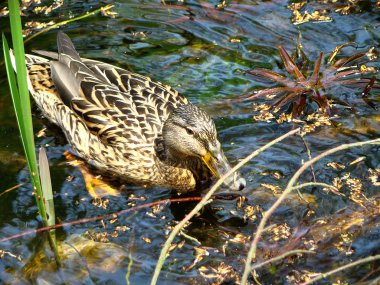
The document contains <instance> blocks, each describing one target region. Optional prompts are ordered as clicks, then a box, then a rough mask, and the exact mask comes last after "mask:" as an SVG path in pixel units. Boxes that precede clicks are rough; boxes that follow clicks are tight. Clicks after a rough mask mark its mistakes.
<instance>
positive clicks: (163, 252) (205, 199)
mask: <svg viewBox="0 0 380 285" xmlns="http://www.w3.org/2000/svg"><path fill="white" fill-rule="evenodd" d="M299 130H300V129H299V128H297V129H295V130H292V131H290V132H288V133H286V134H285V135H282V136H281V137H279V138H277V139H275V140H273V141H271V142H269V143H267V144H266V145H264V146H263V147H261V148H259V149H258V150H255V151H254V152H252V153H251V154H250V155H248V156H247V157H246V158H244V159H243V160H241V161H240V162H239V163H238V164H236V165H235V167H233V168H232V169H231V170H230V171H229V172H228V173H226V174H224V175H223V176H222V177H221V178H220V179H219V180H218V181H217V182H216V183H215V185H214V186H213V187H212V188H211V189H210V190H209V191H208V193H207V194H206V195H205V196H204V197H203V199H202V200H201V201H200V202H199V203H198V204H197V205H196V206H195V207H194V209H193V210H192V211H191V212H190V213H189V214H187V215H186V217H185V218H184V219H183V220H182V221H181V222H180V223H179V224H177V225H176V226H175V227H174V229H173V231H172V232H171V233H170V235H169V237H168V238H167V240H166V242H165V244H164V246H163V248H162V250H161V253H160V257H159V259H158V261H157V264H156V268H155V269H154V274H153V277H152V280H151V282H150V284H151V285H155V284H156V283H157V280H158V276H159V275H160V271H161V269H162V266H163V264H164V262H165V259H166V256H167V253H168V252H169V248H170V245H171V243H172V241H173V240H174V238H175V236H176V235H177V234H178V233H179V232H180V230H181V229H182V228H183V227H184V226H185V224H186V223H187V222H188V221H189V220H190V219H191V218H192V217H194V216H195V215H196V214H197V213H198V212H199V211H200V210H201V209H202V208H203V207H204V206H205V205H207V204H208V203H210V202H211V201H212V200H210V198H211V196H212V195H213V194H214V192H215V191H216V190H217V189H218V187H219V186H220V185H222V183H223V182H224V180H226V179H227V177H228V176H230V175H231V174H233V173H234V172H235V171H237V170H238V169H239V168H240V167H242V166H243V165H244V164H246V163H247V162H248V161H250V160H251V159H252V158H253V157H255V156H257V155H258V154H260V153H261V152H263V151H264V150H266V149H267V148H269V147H271V146H272V145H274V144H276V143H278V142H280V141H282V140H283V139H285V138H287V137H289V136H291V135H294V134H296V133H297V132H299Z"/></svg>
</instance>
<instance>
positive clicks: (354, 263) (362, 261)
mask: <svg viewBox="0 0 380 285" xmlns="http://www.w3.org/2000/svg"><path fill="white" fill-rule="evenodd" d="M378 259H380V254H378V255H374V256H368V257H365V258H362V259H359V260H356V261H354V262H351V263H349V264H346V265H343V266H341V267H338V268H335V269H334V270H331V271H328V272H326V273H321V274H320V275H318V276H317V277H314V278H312V279H310V280H309V281H307V282H304V283H301V285H308V284H312V283H314V282H316V281H318V280H321V279H323V278H326V277H328V276H331V275H333V274H335V273H337V272H340V271H343V270H346V269H348V268H351V267H354V266H356V265H359V264H362V263H367V262H371V261H374V260H378Z"/></svg>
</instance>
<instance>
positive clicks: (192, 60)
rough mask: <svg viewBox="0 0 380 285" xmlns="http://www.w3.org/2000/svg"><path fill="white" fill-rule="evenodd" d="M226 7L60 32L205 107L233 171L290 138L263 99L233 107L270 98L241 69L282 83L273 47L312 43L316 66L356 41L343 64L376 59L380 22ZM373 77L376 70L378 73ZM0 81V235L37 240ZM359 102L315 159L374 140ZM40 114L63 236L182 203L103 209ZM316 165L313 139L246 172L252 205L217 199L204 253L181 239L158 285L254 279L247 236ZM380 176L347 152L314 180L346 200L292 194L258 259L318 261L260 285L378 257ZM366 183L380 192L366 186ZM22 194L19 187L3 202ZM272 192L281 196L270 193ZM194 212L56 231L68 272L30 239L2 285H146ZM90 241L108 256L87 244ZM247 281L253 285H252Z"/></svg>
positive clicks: (194, 7)
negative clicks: (264, 110) (373, 50)
mask: <svg viewBox="0 0 380 285" xmlns="http://www.w3.org/2000/svg"><path fill="white" fill-rule="evenodd" d="M223 3H224V1H223V2H219V1H153V0H148V1H132V0H129V1H118V2H116V3H115V7H114V8H113V10H114V11H115V12H117V16H116V17H115V18H110V17H105V16H101V15H96V16H91V17H88V18H86V19H84V20H81V21H76V22H73V23H71V24H68V25H65V26H63V27H62V28H61V29H62V30H63V31H65V32H66V33H67V34H68V35H69V36H70V37H71V39H72V40H73V42H74V45H75V46H76V48H77V50H78V52H79V53H80V54H81V56H82V57H85V58H92V59H97V60H102V61H105V62H108V63H111V64H115V65H118V66H120V67H122V68H126V69H129V70H132V71H134V72H137V73H141V74H144V75H148V76H150V77H151V78H153V79H154V80H157V81H161V82H164V83H165V84H168V85H171V86H172V87H174V88H175V89H177V90H178V91H180V92H181V93H183V94H185V95H186V96H187V98H189V100H190V101H191V102H193V103H194V104H197V105H198V106H201V107H202V108H204V109H205V110H206V111H207V112H208V113H209V114H210V115H211V116H212V117H213V119H214V120H215V122H216V126H217V129H218V133H219V137H220V140H221V142H222V145H223V148H224V150H225V153H226V156H227V157H228V158H229V160H230V161H231V163H232V164H236V163H237V162H238V161H239V159H242V158H244V157H245V156H247V155H248V154H250V153H251V152H252V151H254V150H255V149H257V148H259V147H261V146H263V145H265V144H266V143H267V142H269V141H270V140H272V139H275V138H276V137H278V136H280V135H282V134H284V133H286V132H288V131H290V130H291V129H292V128H293V127H294V125H293V124H292V123H283V124H278V123H277V122H276V121H275V120H272V121H271V122H261V121H256V120H254V119H253V116H254V115H255V114H254V111H253V108H252V101H239V100H237V99H238V98H241V96H243V95H244V94H249V93H251V92H253V91H254V90H259V89H260V88H267V87H271V86H273V84H272V83H270V82H269V83H268V82H263V81H262V80H258V79H257V78H254V77H253V76H250V75H248V74H247V73H246V71H248V70H252V69H255V68H267V69H271V70H274V71H276V72H281V70H283V69H284V68H283V64H282V61H281V58H280V56H279V52H278V49H277V46H278V45H282V46H284V47H285V49H286V50H287V51H288V52H289V53H291V52H292V51H293V50H294V49H295V46H296V41H297V38H298V36H299V34H301V35H302V39H301V43H302V45H303V50H304V52H305V53H306V54H307V56H308V57H309V59H310V60H312V61H316V59H317V57H318V55H319V53H320V52H324V53H325V54H328V53H330V52H331V51H332V50H333V49H334V48H335V47H336V46H338V45H341V44H344V43H347V42H355V43H356V44H353V45H351V46H349V47H348V48H347V49H344V50H343V54H345V55H346V56H347V55H350V54H353V53H355V52H358V51H366V50H368V49H369V48H370V47H373V46H375V47H378V46H379V42H380V28H379V26H380V21H379V20H380V13H379V12H380V10H379V8H378V6H379V4H378V3H377V6H376V3H375V1H361V2H360V6H358V7H356V8H355V9H352V10H351V13H349V14H348V15H344V14H341V13H339V12H335V9H338V8H339V7H340V6H339V5H340V4H339V3H328V4H322V3H314V4H315V5H314V6H313V5H312V4H313V2H312V3H311V4H310V3H309V4H308V5H310V6H308V7H307V8H308V9H310V10H309V12H312V11H313V9H317V8H318V9H319V8H324V9H327V12H329V14H328V15H329V16H330V17H331V18H332V21H325V22H318V23H315V22H309V23H305V24H302V25H294V24H293V23H292V20H291V18H292V12H291V11H290V10H289V8H288V5H289V4H290V3H289V2H287V1H281V0H274V1H248V0H243V1H234V0H233V1H226V3H225V6H223V5H224V4H223ZM341 3H345V2H344V1H341ZM1 5H4V4H1ZM100 5H101V4H99V2H98V1H84V2H83V1H65V2H64V5H63V6H62V7H60V8H58V9H56V10H54V11H53V12H51V13H50V14H49V15H47V16H43V15H41V14H36V13H34V12H33V7H30V8H29V9H28V10H26V11H24V13H25V15H26V17H24V21H39V22H48V21H50V20H53V21H55V22H59V21H62V20H65V19H68V18H71V17H73V16H78V15H82V14H84V13H85V12H88V11H91V10H94V9H96V8H99V7H100ZM103 5H104V3H103ZM218 5H221V6H220V7H221V8H218V7H217V6H218ZM318 5H319V6H318ZM323 5H325V6H323ZM334 5H335V6H334ZM1 7H3V6H1ZM0 22H1V26H2V27H3V28H4V27H5V29H4V31H5V33H6V36H7V37H8V39H10V37H9V29H8V18H7V17H1V18H0ZM56 33H57V30H51V31H48V32H46V33H44V34H42V35H40V36H38V37H36V38H34V39H33V40H31V41H30V42H28V43H27V44H26V51H27V52H30V51H31V50H32V49H39V50H51V51H55V50H56V43H55V41H56ZM2 62H3V61H2ZM374 65H375V66H377V67H379V64H378V63H374ZM1 70H2V72H1V75H0V121H1V124H0V155H1V159H0V176H1V182H0V207H1V209H2V210H1V211H0V237H8V236H12V235H15V234H18V233H21V232H26V231H29V230H33V229H36V228H38V227H39V226H41V224H40V223H39V221H38V218H37V207H36V205H35V200H34V197H33V196H32V185H31V183H30V180H29V176H28V171H27V167H26V162H25V159H24V155H23V149H22V146H21V141H20V138H19V132H18V128H17V123H16V119H15V115H14V112H13V106H12V102H11V97H10V94H9V90H8V84H7V80H6V77H5V71H4V70H5V69H4V64H2V65H1ZM283 74H285V73H283ZM378 79H379V77H377V80H378ZM338 89H339V88H337V92H339V90H338ZM355 92H356V93H358V92H357V91H352V90H351V91H345V92H341V93H344V94H341V97H340V99H341V100H342V101H347V102H349V103H350V104H351V105H353V106H355V108H356V109H355V112H353V111H352V110H351V109H345V108H341V109H342V110H340V111H341V113H340V114H341V116H340V118H337V119H335V121H336V122H337V123H338V124H335V126H333V125H330V126H322V127H318V128H317V129H316V130H315V131H313V132H311V133H309V134H307V135H306V136H305V141H306V142H307V144H308V147H309V149H310V152H311V154H312V156H313V157H314V156H316V155H317V154H319V153H320V152H322V151H324V150H327V149H329V148H332V147H334V146H338V145H340V144H343V143H350V142H357V141H363V140H369V139H375V138H378V137H379V135H380V114H379V111H376V110H374V109H372V108H370V107H369V106H368V105H366V104H365V103H364V102H363V101H362V100H361V98H360V96H356V95H355V94H356V93H355ZM376 92H377V93H376ZM359 93H360V92H359ZM369 96H370V98H371V99H372V100H373V101H374V102H375V103H376V102H377V104H379V101H380V100H379V98H380V97H379V92H378V91H376V90H373V92H371V93H370V94H369ZM264 101H265V100H264V99H262V100H260V101H258V102H260V103H263V102H264ZM338 110H339V108H338ZM338 113H339V112H338ZM33 115H34V131H35V133H37V132H38V131H39V130H41V129H43V128H46V130H45V135H44V136H41V137H36V144H37V148H38V147H39V146H45V147H46V150H47V155H48V158H49V162H50V168H51V175H52V182H53V190H54V193H55V196H54V199H55V200H54V202H55V207H56V217H57V220H58V222H68V221H75V220H78V219H83V218H90V217H96V216H102V215H105V214H107V213H114V212H118V211H121V210H123V209H127V208H130V207H131V206H134V205H142V204H147V203H150V202H154V201H159V200H164V199H169V198H177V194H176V193H175V191H171V190H170V189H167V188H162V187H149V188H144V187H140V186H133V185H129V184H127V183H126V184H123V185H117V187H119V188H120V189H121V190H120V194H119V196H118V197H113V196H106V197H103V198H102V201H100V202H99V201H94V199H93V198H92V197H91V196H90V195H89V194H88V192H87V190H86V187H85V182H84V180H83V176H82V174H81V172H80V170H78V168H76V167H74V166H71V165H68V164H67V163H66V158H65V156H64V151H66V150H70V146H69V145H68V144H67V142H66V140H65V138H64V136H63V134H62V132H61V131H60V130H59V129H58V128H57V127H55V126H53V125H52V124H50V123H49V122H48V121H47V120H46V119H45V118H43V117H42V116H41V113H40V112H39V111H38V110H37V108H36V107H35V106H34V107H33ZM337 125H339V127H337ZM358 158H361V160H360V161H359V162H356V163H353V164H350V163H351V162H353V161H355V160H356V159H358ZM307 160H308V155H307V150H306V148H305V144H304V142H303V140H302V139H301V138H300V137H299V136H293V137H290V138H288V139H286V140H284V141H283V142H281V143H279V144H277V145H275V146H273V147H271V148H270V149H268V150H267V151H265V152H264V153H262V154H260V155H259V156H258V157H256V158H255V159H254V160H253V161H251V162H249V163H248V164H247V165H245V166H244V167H243V168H241V173H242V175H243V176H244V177H245V178H246V180H247V182H248V185H247V188H246V189H245V190H244V191H243V192H241V193H239V194H242V195H244V196H245V197H246V200H245V201H244V202H243V205H242V206H240V207H239V206H238V205H237V204H238V203H237V200H236V199H235V200H223V199H218V200H216V201H214V202H213V203H212V204H211V205H210V206H209V207H207V209H205V210H204V211H203V212H202V213H201V214H200V215H199V216H197V217H196V218H194V219H193V220H192V222H191V224H190V225H189V226H187V227H186V229H185V233H186V235H188V236H191V237H193V238H195V239H197V240H198V241H199V242H200V245H197V244H196V243H195V242H194V241H193V240H191V239H189V238H187V237H185V236H184V235H181V236H179V237H177V238H176V239H175V243H176V244H178V247H177V248H175V249H174V250H173V251H172V252H171V254H170V256H169V257H168V258H167V260H166V262H165V265H164V268H163V272H162V273H161V275H160V279H159V283H160V284H211V283H213V282H215V283H213V284H222V283H223V284H234V282H235V281H236V280H238V279H236V278H239V277H238V276H240V275H241V274H242V272H243V269H244V262H245V258H246V254H247V251H248V248H249V238H250V236H251V235H252V233H253V232H255V230H256V227H257V224H258V221H259V220H260V217H261V214H260V211H263V210H266V209H268V208H269V207H270V206H271V205H272V204H273V203H274V201H275V200H276V199H277V197H278V195H279V193H280V192H281V189H284V187H285V186H286V184H287V182H288V180H289V179H290V177H291V176H292V175H293V174H294V173H295V171H296V170H297V169H298V168H299V167H300V166H301V163H302V162H303V161H307ZM329 162H337V163H339V164H340V165H343V166H345V168H344V169H343V168H339V167H335V168H334V167H331V166H328V165H327V164H328V163H329ZM379 168H380V155H379V146H371V147H368V146H367V147H363V148H354V149H349V150H346V151H342V152H338V153H336V154H334V155H332V156H330V157H327V158H325V159H323V160H321V161H320V162H318V163H317V164H316V165H314V172H315V177H316V180H317V181H319V182H325V183H329V184H331V183H333V181H334V178H337V177H338V178H340V179H341V181H342V183H343V184H344V186H343V187H342V189H341V192H342V193H343V194H345V196H339V195H335V194H333V193H331V192H327V191H324V190H322V189H321V188H320V187H319V188H312V187H309V188H305V189H302V190H301V191H302V193H303V195H304V198H305V199H307V200H308V201H309V203H306V202H305V201H304V200H302V199H300V198H299V196H298V195H297V194H292V195H291V196H290V197H289V198H288V199H287V200H286V202H285V203H284V204H283V205H282V206H281V207H280V208H279V209H278V210H277V211H276V213H275V215H274V216H273V217H272V218H271V219H270V224H271V225H274V226H273V227H274V228H272V230H271V229H269V230H268V232H267V233H265V235H264V236H263V239H262V242H261V243H260V245H259V251H258V261H263V260H265V259H268V258H270V257H273V256H277V255H279V254H281V253H284V252H286V251H289V250H293V249H311V250H315V251H316V252H317V254H313V255H302V256H301V255H300V256H298V257H294V256H293V257H292V258H285V259H282V260H281V261H279V262H276V263H272V264H271V265H270V266H267V267H264V268H263V269H260V270H258V271H257V274H258V276H257V277H256V278H257V280H259V281H260V282H261V284H287V283H288V284H297V283H299V282H300V281H301V280H306V278H307V276H308V275H312V273H314V272H326V271H329V270H331V269H333V268H336V267H338V266H341V265H343V264H347V263H349V262H350V261H354V260H357V259H359V258H363V257H366V256H370V255H375V254H379V253H380V250H379V249H380V218H379V207H378V205H379V199H378V195H379V190H380V187H379V180H376V177H375V175H372V174H373V173H376V169H377V171H379ZM347 174H350V176H349V178H348V177H347ZM345 175H346V176H345ZM371 175H372V176H371ZM378 175H380V171H379V173H378ZM370 177H375V178H373V179H372V180H370V179H369V178H370ZM348 179H354V180H348ZM355 179H356V180H355ZM312 180H313V175H312V172H311V171H306V172H305V173H304V174H303V176H302V177H301V180H300V182H311V181H312ZM355 181H356V182H357V181H359V182H360V183H361V184H360V187H359V186H358V187H359V188H360V189H359V190H358V192H357V193H356V194H358V193H359V194H358V195H361V196H360V197H365V199H363V200H364V201H365V202H360V203H359V202H357V201H356V202H355V199H354V198H352V197H353V191H354V190H353V187H350V183H351V184H352V183H354V182H355ZM359 182H358V183H359ZM18 184H22V185H21V186H20V187H18V188H17V189H15V190H13V191H9V192H5V191H6V190H7V189H9V188H11V187H13V186H15V185H18ZM271 185H272V186H273V185H275V186H279V188H276V189H274V188H273V187H271ZM351 186H352V185H351ZM224 190H226V189H224ZM194 195H195V196H200V195H201V193H195V194H194ZM358 199H359V198H357V200H358ZM95 202H98V203H95ZM194 205H195V203H184V202H181V203H172V204H171V205H166V206H162V207H161V208H160V209H159V210H158V211H156V209H152V208H150V207H148V208H145V209H143V210H136V211H132V212H130V213H127V214H123V215H120V216H118V218H116V219H103V220H102V221H92V222H86V223H79V224H76V225H72V226H66V227H63V228H60V229H58V230H57V231H56V234H57V238H58V240H59V241H60V243H61V244H62V245H61V247H62V248H63V249H62V250H63V252H65V253H66V255H67V256H68V257H67V260H65V261H64V264H65V265H64V269H63V271H62V272H61V274H58V273H57V271H56V270H55V269H54V268H55V267H54V266H53V265H52V258H51V255H49V254H48V253H47V257H45V256H44V255H43V254H42V252H43V251H44V249H43V248H44V245H46V242H45V236H44V235H43V234H28V235H24V236H21V237H18V238H14V239H10V240H8V241H6V242H2V243H0V250H3V251H5V252H6V253H5V254H4V255H1V254H0V256H2V258H1V259H0V280H1V281H0V282H2V283H4V284H11V283H12V284H28V283H30V282H32V281H33V282H37V283H38V284H42V283H43V282H48V283H54V284H55V283H60V282H62V279H60V278H63V279H64V280H65V281H66V282H67V283H70V284H71V283H73V284H74V283H77V284H82V283H86V284H91V283H96V284H105V283H107V284H125V283H127V284H148V283H149V281H150V279H151V276H152V273H153V270H154V267H155V264H156V261H157V259H158V256H159V254H160V250H161V247H162V244H163V243H164V241H165V239H166V237H167V235H168V233H169V232H170V228H169V227H172V226H174V225H175V224H176V223H177V222H178V221H180V220H181V219H182V218H183V217H184V215H186V213H188V212H189V211H190V210H191V209H192V207H194ZM376 205H377V207H376ZM249 209H254V210H255V215H251V216H247V211H248V210H249ZM255 217H256V218H255ZM273 229H274V230H273ZM91 239H92V240H95V241H96V242H97V243H91ZM107 245H108V246H107ZM73 248H76V249H75V250H73ZM79 248H80V249H79ZM82 248H84V249H83V250H82ZM45 251H46V250H45ZM200 252H203V254H200ZM78 256H80V258H78ZM199 256H201V257H199ZM16 257H18V258H16ZM223 264H224V265H223ZM223 266H225V267H224V270H225V271H224V272H223ZM62 276H63V277H62ZM378 276H379V263H376V262H375V263H367V264H364V265H361V266H358V267H354V269H349V270H346V271H344V272H343V273H339V274H337V275H334V276H332V277H331V278H330V279H324V281H321V282H322V283H320V284H331V283H332V282H342V283H335V284H343V283H344V282H348V283H349V284H354V283H356V282H367V281H368V280H375V279H376V278H378ZM129 282H130V283H129ZM250 282H254V281H253V279H252V277H251V279H250ZM48 283H45V284H48ZM361 284H363V283H361ZM373 284H375V283H373Z"/></svg>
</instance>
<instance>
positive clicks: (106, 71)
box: [26, 32, 245, 192]
mask: <svg viewBox="0 0 380 285" xmlns="http://www.w3.org/2000/svg"><path fill="white" fill-rule="evenodd" d="M57 42H58V54H56V53H51V52H39V53H40V54H41V55H43V56H45V57H48V58H50V59H47V58H43V57H40V56H34V55H27V56H26V59H27V69H28V74H29V79H30V84H29V85H30V86H29V89H30V92H31V94H32V96H33V98H34V99H35V101H36V102H37V105H38V106H39V108H40V109H41V110H42V112H43V114H44V115H45V116H46V117H47V118H48V119H49V120H50V121H52V122H53V123H55V124H57V125H58V126H59V127H61V128H62V130H63V132H64V134H65V136H66V138H67V140H68V141H69V143H70V144H71V146H72V148H73V149H74V150H75V151H76V152H77V153H78V155H79V156H80V157H81V158H83V159H84V160H85V161H87V162H88V163H89V164H90V165H92V166H94V167H96V168H98V169H100V170H102V171H106V172H111V173H112V174H115V175H117V176H120V177H121V178H123V179H125V180H127V181H131V182H134V183H140V184H146V185H150V184H156V185H163V186H169V187H173V188H175V189H176V190H178V191H179V192H186V191H191V190H194V189H195V188H196V186H197V184H199V183H201V182H204V181H208V180H210V179H211V178H212V177H220V176H222V175H223V174H224V173H226V172H227V171H229V170H230V169H231V168H230V165H229V163H228V161H227V159H226V157H225V156H224V154H223V151H222V149H221V145H220V142H219V141H218V139H217V133H216V129H215V125H214V122H213V121H212V119H211V118H210V117H209V116H208V115H207V114H206V113H205V112H204V111H203V110H201V109H199V108H198V107H196V106H194V105H192V104H191V103H189V102H188V100H187V99H186V98H185V97H184V96H182V95H181V94H179V93H178V92H177V91H175V90H173V89H172V88H170V87H169V86H166V85H163V84H161V83H159V82H153V81H152V80H151V79H150V78H149V77H145V76H142V75H139V74H135V73H132V72H129V71H127V70H124V69H121V68H118V67H115V66H112V65H110V64H106V63H102V62H99V61H95V60H89V59H84V58H80V56H79V54H78V53H77V51H76V50H75V48H74V45H73V43H72V42H71V40H70V38H69V37H68V36H67V35H66V34H64V33H62V32H59V33H58V37H57ZM230 177H231V178H229V179H228V181H227V182H226V184H227V185H228V186H229V187H231V188H233V189H239V190H240V189H243V188H244V187H245V180H244V179H243V178H238V177H237V175H235V176H230Z"/></svg>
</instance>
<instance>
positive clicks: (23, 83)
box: [2, 1, 57, 252]
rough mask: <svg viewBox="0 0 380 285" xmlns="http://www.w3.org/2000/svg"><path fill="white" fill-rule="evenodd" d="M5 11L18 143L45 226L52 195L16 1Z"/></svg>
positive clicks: (49, 222) (6, 54) (51, 217)
mask: <svg viewBox="0 0 380 285" xmlns="http://www.w3.org/2000/svg"><path fill="white" fill-rule="evenodd" d="M9 12H10V24H11V33H12V43H13V48H14V61H15V62H14V64H15V67H16V69H17V76H15V72H14V71H13V67H12V60H11V55H10V49H9V46H8V42H7V40H6V38H5V36H4V34H3V35H2V40H3V52H4V59H5V64H6V71H7V76H8V82H9V86H10V90H11V95H12V100H13V105H14V109H15V113H16V118H17V123H18V126H19V129H20V133H21V139H22V145H23V147H24V152H25V156H26V160H27V163H28V168H29V172H30V176H31V180H32V183H33V189H34V194H35V198H36V203H37V206H38V212H39V214H40V216H41V218H42V221H43V224H44V225H45V226H48V225H54V224H55V220H54V216H55V215H54V203H53V202H52V201H53V195H52V189H51V181H50V173H49V166H48V161H47V157H46V153H45V151H44V150H41V151H40V164H39V169H38V164H37V158H36V152H35V143H34V133H33V125H32V114H31V108H30V99H29V91H28V84H27V73H26V67H25V52H24V44H23V37H22V28H21V19H20V10H19V6H18V2H17V1H9ZM39 171H40V172H39ZM39 173H42V175H41V176H40V175H39ZM40 177H41V179H40ZM49 240H50V243H51V245H52V247H53V250H54V251H55V252H57V250H56V242H55V237H54V234H53V233H51V232H49Z"/></svg>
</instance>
